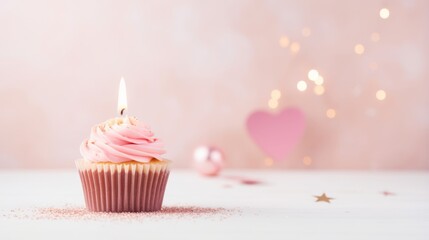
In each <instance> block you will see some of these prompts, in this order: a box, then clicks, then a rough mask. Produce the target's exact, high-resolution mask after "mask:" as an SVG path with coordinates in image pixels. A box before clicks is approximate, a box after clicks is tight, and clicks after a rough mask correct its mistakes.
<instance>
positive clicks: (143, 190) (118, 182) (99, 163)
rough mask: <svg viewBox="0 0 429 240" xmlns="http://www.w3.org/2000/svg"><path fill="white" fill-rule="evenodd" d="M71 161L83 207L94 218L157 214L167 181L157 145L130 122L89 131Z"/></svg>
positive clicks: (134, 121) (164, 162) (108, 123)
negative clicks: (110, 214)
mask: <svg viewBox="0 0 429 240" xmlns="http://www.w3.org/2000/svg"><path fill="white" fill-rule="evenodd" d="M80 152H81V154H82V157H83V159H79V160H76V166H77V169H78V171H79V175H80V179H81V181H82V187H83V194H84V197H85V204H86V207H87V209H88V210H90V211H94V212H151V211H158V210H160V209H161V206H162V201H163V198H164V192H165V187H166V185H167V180H168V175H169V167H168V165H169V161H167V160H165V159H163V158H162V157H161V155H162V154H164V153H165V151H164V149H163V145H162V143H161V142H160V141H159V139H157V138H155V137H154V134H153V133H152V131H151V130H150V129H149V128H148V127H147V126H146V125H145V124H143V123H141V122H139V121H138V120H137V119H136V118H134V117H119V118H114V119H110V120H108V121H106V122H103V123H100V124H98V125H96V126H94V127H93V128H92V129H91V134H90V137H89V138H88V139H85V140H84V141H83V142H82V144H81V146H80Z"/></svg>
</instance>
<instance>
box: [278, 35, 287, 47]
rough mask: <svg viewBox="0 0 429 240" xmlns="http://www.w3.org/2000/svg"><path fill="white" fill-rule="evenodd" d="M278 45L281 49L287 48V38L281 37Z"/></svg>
mask: <svg viewBox="0 0 429 240" xmlns="http://www.w3.org/2000/svg"><path fill="white" fill-rule="evenodd" d="M279 45H280V47H282V48H287V47H288V46H289V38H288V37H286V36H282V37H281V38H280V40H279Z"/></svg>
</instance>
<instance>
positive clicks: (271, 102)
mask: <svg viewBox="0 0 429 240" xmlns="http://www.w3.org/2000/svg"><path fill="white" fill-rule="evenodd" d="M278 106H279V102H278V101H277V100H276V99H273V98H271V99H270V100H269V101H268V107H269V108H271V109H276V108H277V107H278Z"/></svg>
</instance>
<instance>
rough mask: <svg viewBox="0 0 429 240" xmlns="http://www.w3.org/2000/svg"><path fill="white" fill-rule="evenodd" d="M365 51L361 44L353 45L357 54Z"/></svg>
mask: <svg viewBox="0 0 429 240" xmlns="http://www.w3.org/2000/svg"><path fill="white" fill-rule="evenodd" d="M363 52H365V47H364V46H363V45H362V44H356V45H355V53H356V54H358V55H362V54H363Z"/></svg>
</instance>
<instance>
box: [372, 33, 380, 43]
mask: <svg viewBox="0 0 429 240" xmlns="http://www.w3.org/2000/svg"><path fill="white" fill-rule="evenodd" d="M371 41H373V42H378V41H380V34H379V33H377V32H374V33H372V34H371Z"/></svg>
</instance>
